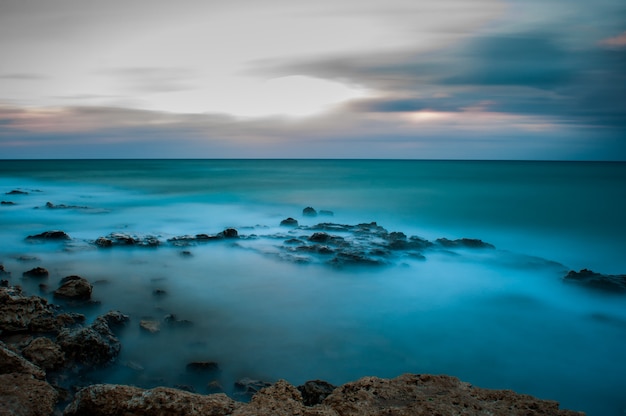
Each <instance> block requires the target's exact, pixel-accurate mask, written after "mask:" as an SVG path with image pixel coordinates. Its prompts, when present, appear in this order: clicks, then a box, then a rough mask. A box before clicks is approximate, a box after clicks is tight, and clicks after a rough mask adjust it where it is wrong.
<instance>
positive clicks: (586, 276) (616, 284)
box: [563, 269, 626, 293]
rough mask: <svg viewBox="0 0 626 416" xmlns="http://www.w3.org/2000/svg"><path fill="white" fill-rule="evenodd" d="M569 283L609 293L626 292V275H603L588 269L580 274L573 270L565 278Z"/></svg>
mask: <svg viewBox="0 0 626 416" xmlns="http://www.w3.org/2000/svg"><path fill="white" fill-rule="evenodd" d="M563 279H564V280H565V281H567V282H574V283H578V284H581V285H584V286H587V287H589V288H592V289H599V290H603V291H608V292H617V293H623V292H626V275H625V274H601V273H596V272H594V271H591V270H588V269H582V270H581V271H579V272H576V271H573V270H571V271H570V272H569V273H567V275H565V277H564V278H563Z"/></svg>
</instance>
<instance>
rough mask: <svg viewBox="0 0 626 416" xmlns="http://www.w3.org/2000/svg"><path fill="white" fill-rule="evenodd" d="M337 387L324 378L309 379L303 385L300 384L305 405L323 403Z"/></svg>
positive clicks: (299, 388)
mask: <svg viewBox="0 0 626 416" xmlns="http://www.w3.org/2000/svg"><path fill="white" fill-rule="evenodd" d="M335 388H336V386H333V385H332V384H330V383H328V382H326V381H322V380H311V381H307V382H306V383H304V384H303V385H302V386H298V390H299V391H300V394H302V402H303V403H304V405H305V406H315V405H316V404H321V403H322V402H323V401H324V399H325V398H326V397H328V396H329V395H330V394H331V393H332V392H333V390H335Z"/></svg>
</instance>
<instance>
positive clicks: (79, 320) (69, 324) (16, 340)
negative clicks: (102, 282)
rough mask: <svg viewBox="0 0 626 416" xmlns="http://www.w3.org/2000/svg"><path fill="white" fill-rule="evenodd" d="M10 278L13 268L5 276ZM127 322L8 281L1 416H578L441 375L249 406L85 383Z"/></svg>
mask: <svg viewBox="0 0 626 416" xmlns="http://www.w3.org/2000/svg"><path fill="white" fill-rule="evenodd" d="M3 273H4V274H8V273H9V272H7V271H5V270H3ZM55 294H59V295H60V296H58V297H59V298H60V299H64V300H67V299H71V300H73V301H76V302H79V301H80V302H88V301H89V298H90V295H91V285H90V284H89V282H87V281H86V280H85V279H83V278H81V277H79V276H69V277H67V278H65V279H63V280H62V281H61V283H60V287H59V289H57V291H56V292H55ZM128 320H129V318H128V316H126V315H124V314H123V313H121V312H119V311H110V312H108V313H106V314H103V315H101V316H98V317H97V318H96V319H95V320H94V321H93V322H91V323H89V324H88V323H87V322H86V321H85V317H84V316H83V315H80V314H77V313H67V312H64V311H63V310H62V308H61V307H59V306H58V305H54V304H50V303H48V301H47V300H46V299H44V298H41V297H39V296H28V295H27V294H25V293H23V292H22V290H21V289H20V288H19V287H18V286H10V285H9V284H8V280H4V281H3V282H2V286H1V287H0V415H21V416H42V415H61V414H63V415H66V416H78V415H93V416H98V415H102V416H105V415H107V416H109V415H110V416H113V415H125V414H126V415H127V414H132V415H213V416H219V415H224V416H226V415H233V416H235V415H240V416H243V415H259V416H260V415H296V414H298V415H318V416H321V415H329V416H331V415H332V416H339V415H341V416H347V415H380V414H393V415H399V416H400V415H420V414H423V415H430V414H441V415H453V414H454V415H457V414H460V415H487V414H489V415H580V414H582V413H579V412H574V411H569V410H560V409H559V404H558V403H557V402H554V401H547V400H540V399H537V398H534V397H531V396H528V395H522V394H516V393H515V392H512V391H508V390H488V389H482V388H479V387H474V386H471V385H470V384H468V383H464V382H462V381H460V380H458V379H457V378H454V377H450V376H445V375H424V374H422V375H416V374H405V375H402V376H399V377H397V378H394V379H380V378H376V377H365V378H362V379H360V380H357V381H355V382H351V383H347V384H344V385H342V386H338V387H336V386H333V385H331V384H329V383H327V382H324V381H320V380H315V381H309V382H307V383H305V384H304V385H302V386H298V387H294V386H293V385H291V384H289V383H288V382H287V381H284V380H279V381H277V382H276V383H265V382H260V381H256V380H249V379H247V380H240V381H238V383H239V386H237V387H238V388H239V389H240V391H241V395H242V397H245V396H246V395H248V396H252V398H251V400H250V401H249V402H245V401H236V400H234V399H233V398H231V397H228V396H227V395H225V394H224V393H215V394H207V395H202V394H196V393H192V392H189V391H185V390H184V389H182V388H181V389H176V388H170V387H157V388H153V389H149V390H146V389H141V388H138V387H134V386H125V385H112V384H89V383H85V378H83V377H82V376H84V375H85V374H88V373H89V372H90V371H92V370H93V369H97V368H101V367H105V366H108V365H111V364H112V363H114V362H115V360H116V358H117V356H118V354H119V352H120V349H121V348H122V345H121V343H120V340H119V339H118V338H117V336H116V330H117V329H118V328H120V327H121V326H123V325H127V323H128ZM188 367H189V368H191V370H190V371H192V370H193V371H195V372H198V373H203V372H205V371H206V372H207V373H210V372H211V371H214V370H216V369H217V363H213V362H194V363H190V364H189V365H188Z"/></svg>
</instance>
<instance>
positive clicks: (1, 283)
mask: <svg viewBox="0 0 626 416" xmlns="http://www.w3.org/2000/svg"><path fill="white" fill-rule="evenodd" d="M0 287H9V281H8V280H6V279H3V280H0Z"/></svg>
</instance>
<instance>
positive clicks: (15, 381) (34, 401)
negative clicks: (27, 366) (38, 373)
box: [0, 373, 59, 416]
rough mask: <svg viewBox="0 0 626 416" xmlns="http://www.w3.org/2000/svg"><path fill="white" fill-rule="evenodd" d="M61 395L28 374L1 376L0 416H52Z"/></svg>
mask: <svg viewBox="0 0 626 416" xmlns="http://www.w3.org/2000/svg"><path fill="white" fill-rule="evenodd" d="M58 397H59V393H58V392H57V391H56V390H55V389H54V388H53V387H52V386H51V385H50V384H48V383H46V382H45V381H42V380H37V379H35V378H33V377H32V376H31V375H28V374H18V373H12V374H2V375H0V415H2V416H48V415H51V414H52V412H53V410H54V406H55V404H56V402H57V400H58Z"/></svg>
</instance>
